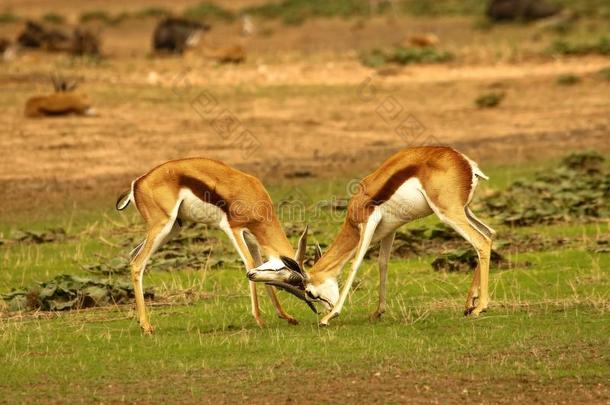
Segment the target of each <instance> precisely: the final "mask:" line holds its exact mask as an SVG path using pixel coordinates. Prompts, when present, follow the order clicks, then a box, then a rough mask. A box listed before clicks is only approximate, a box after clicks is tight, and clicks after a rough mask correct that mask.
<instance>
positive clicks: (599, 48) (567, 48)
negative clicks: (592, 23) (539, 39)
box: [549, 37, 610, 56]
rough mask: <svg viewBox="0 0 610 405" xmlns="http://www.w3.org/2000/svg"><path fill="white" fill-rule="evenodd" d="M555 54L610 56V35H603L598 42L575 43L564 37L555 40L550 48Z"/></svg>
mask: <svg viewBox="0 0 610 405" xmlns="http://www.w3.org/2000/svg"><path fill="white" fill-rule="evenodd" d="M549 52H550V53H551V54H553V55H591V54H597V55H608V56H610V37H601V38H599V39H598V40H597V42H591V43H573V42H568V41H565V40H562V39H559V40H556V41H555V42H553V43H552V44H551V46H550V48H549Z"/></svg>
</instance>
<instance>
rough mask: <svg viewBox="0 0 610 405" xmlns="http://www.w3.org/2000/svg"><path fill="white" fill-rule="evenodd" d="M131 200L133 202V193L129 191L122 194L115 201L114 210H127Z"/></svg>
mask: <svg viewBox="0 0 610 405" xmlns="http://www.w3.org/2000/svg"><path fill="white" fill-rule="evenodd" d="M131 200H133V192H132V191H131V190H129V191H126V192H124V193H123V194H121V195H120V196H119V198H118V199H117V200H116V205H115V207H116V209H117V210H118V211H123V210H124V209H125V208H127V206H128V205H129V203H130V202H131Z"/></svg>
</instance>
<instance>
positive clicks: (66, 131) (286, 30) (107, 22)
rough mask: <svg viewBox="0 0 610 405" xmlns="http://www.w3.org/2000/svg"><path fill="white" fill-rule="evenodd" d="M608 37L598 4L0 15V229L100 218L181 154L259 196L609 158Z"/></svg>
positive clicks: (3, 10) (54, 6)
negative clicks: (402, 170) (307, 183)
mask: <svg viewBox="0 0 610 405" xmlns="http://www.w3.org/2000/svg"><path fill="white" fill-rule="evenodd" d="M609 21H610V3H609V2H608V1H606V0H583V1H577V0H544V1H531V0H530V1H527V0H501V1H482V0H476V1H472V0H465V1H457V0H438V1H425V0H402V1H401V0H393V1H391V0H385V1H384V0H333V1H324V0H310V1H306V0H281V1H280V0H238V1H222V0H217V1H213V2H212V1H206V2H203V3H202V2H199V1H188V0H179V1H174V2H171V3H168V2H164V1H148V0H147V1H145V0H134V1H129V2H125V1H116V0H108V1H68V0H65V1H64V0H54V1H48V0H19V1H12V0H2V2H0V50H1V51H2V52H3V58H2V62H0V86H1V87H0V88H1V89H2V91H1V92H0V106H1V110H2V115H1V116H0V128H1V129H0V151H1V152H2V159H0V187H1V189H2V191H3V192H2V193H1V195H0V207H1V208H0V212H2V215H3V216H7V218H8V217H9V215H8V213H10V212H13V211H14V210H15V209H20V210H27V209H40V208H43V207H51V206H54V205H59V206H63V205H64V204H65V203H66V201H83V202H87V201H99V199H100V198H102V199H103V202H104V204H107V201H108V200H110V199H112V198H114V196H115V194H116V193H117V192H119V191H120V190H122V189H124V188H125V187H126V186H127V185H128V184H129V182H130V181H131V179H133V178H134V177H135V176H138V175H140V174H142V173H143V172H145V171H146V170H148V169H149V168H151V167H152V166H154V165H156V164H159V163H161V162H163V161H165V160H168V159H175V158H181V157H186V156H205V157H212V158H216V159H220V160H223V161H225V162H227V163H230V164H232V165H235V166H237V167H240V168H242V169H245V170H247V171H250V172H252V173H254V174H257V175H259V176H261V177H263V178H264V179H265V181H266V182H272V183H273V182H283V181H285V180H287V179H291V178H294V177H320V178H324V177H328V176H330V177H333V176H347V177H351V176H357V175H361V174H365V173H366V172H367V171H369V170H371V169H372V168H374V167H376V165H378V164H379V162H381V161H382V160H383V159H384V158H385V157H387V156H388V155H390V154H391V153H393V152H394V151H396V150H398V149H400V148H402V147H405V146H410V145H417V144H436V143H441V144H448V145H452V146H455V147H457V148H459V149H461V150H463V151H464V152H466V153H467V154H469V155H471V156H472V157H473V158H475V159H477V160H479V161H481V162H483V164H485V163H487V162H494V163H501V162H510V163H512V162H523V161H531V160H544V159H547V160H548V159H552V158H554V157H555V156H558V155H563V154H565V153H567V152H570V151H573V150H580V149H598V150H603V151H607V150H608V148H610V143H609V142H608V126H609V124H610V114H609V112H610V105H609V100H610V98H609V97H608V96H609V95H610V58H609V55H610V24H609ZM53 86H55V87H56V90H54V87H53ZM62 86H63V89H62ZM57 89H59V91H57ZM56 93H61V94H60V96H61V97H60V99H59V100H57V99H53V96H55V95H57V94H56ZM45 97H50V98H45ZM62 97H63V98H62ZM32 98H33V99H34V100H31V99H32ZM54 103H55V104H57V105H54ZM110 197H112V198H110Z"/></svg>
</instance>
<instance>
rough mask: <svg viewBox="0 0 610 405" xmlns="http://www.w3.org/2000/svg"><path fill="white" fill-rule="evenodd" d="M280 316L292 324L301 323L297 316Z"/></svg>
mask: <svg viewBox="0 0 610 405" xmlns="http://www.w3.org/2000/svg"><path fill="white" fill-rule="evenodd" d="M280 318H281V319H284V320H285V321H286V322H288V323H289V324H291V325H298V324H299V321H297V320H296V319H295V318H293V317H291V316H290V317H287V318H285V317H282V316H280Z"/></svg>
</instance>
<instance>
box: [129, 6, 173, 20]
mask: <svg viewBox="0 0 610 405" xmlns="http://www.w3.org/2000/svg"><path fill="white" fill-rule="evenodd" d="M170 14H171V12H170V11H169V10H168V9H166V8H162V7H147V8H144V9H142V10H140V11H138V12H137V13H135V14H134V15H133V16H134V17H136V18H148V17H167V16H169V15H170Z"/></svg>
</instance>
